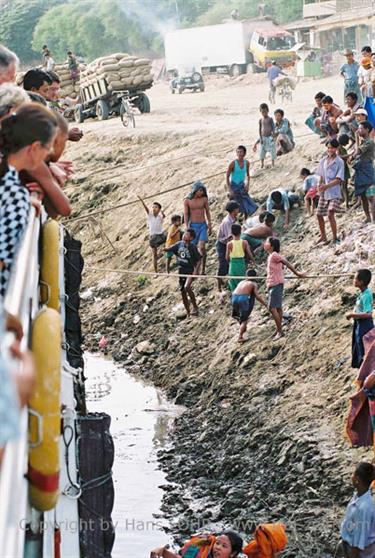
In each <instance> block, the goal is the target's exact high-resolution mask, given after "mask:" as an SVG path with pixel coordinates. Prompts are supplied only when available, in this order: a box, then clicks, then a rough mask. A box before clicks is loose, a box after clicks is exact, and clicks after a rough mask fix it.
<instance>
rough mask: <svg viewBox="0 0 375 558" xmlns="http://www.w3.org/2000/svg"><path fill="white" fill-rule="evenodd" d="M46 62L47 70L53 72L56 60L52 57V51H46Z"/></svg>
mask: <svg viewBox="0 0 375 558" xmlns="http://www.w3.org/2000/svg"><path fill="white" fill-rule="evenodd" d="M44 64H45V67H46V70H47V72H53V69H54V67H55V64H56V62H55V61H54V59H53V58H52V56H51V53H50V51H49V50H48V51H46V53H45V55H44Z"/></svg>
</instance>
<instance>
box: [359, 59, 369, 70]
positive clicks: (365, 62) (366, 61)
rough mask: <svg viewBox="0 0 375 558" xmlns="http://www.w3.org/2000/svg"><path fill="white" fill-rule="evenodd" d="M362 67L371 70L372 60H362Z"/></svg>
mask: <svg viewBox="0 0 375 558" xmlns="http://www.w3.org/2000/svg"><path fill="white" fill-rule="evenodd" d="M361 66H362V67H363V68H365V70H369V69H370V68H371V58H367V57H366V56H364V57H363V58H362V60H361Z"/></svg>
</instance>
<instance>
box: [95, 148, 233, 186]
mask: <svg viewBox="0 0 375 558" xmlns="http://www.w3.org/2000/svg"><path fill="white" fill-rule="evenodd" d="M189 147H190V146H189ZM223 151H225V153H229V152H230V151H233V143H231V144H230V146H229V144H228V147H227V148H225V149H223ZM201 153H206V154H207V148H206V149H202V150H200V151H195V152H194V153H188V154H187V155H181V156H180V157H174V158H173V159H168V160H166V161H159V162H158V163H153V164H152V165H144V166H142V167H134V166H133V167H126V163H123V164H120V165H115V166H114V167H113V170H114V171H116V170H117V169H123V172H137V171H142V170H149V169H153V168H154V167H158V166H160V165H165V164H166V163H171V162H172V163H173V162H174V161H180V160H181V159H187V158H189V157H194V155H197V154H201ZM220 153H221V150H220ZM166 155H168V153H163V154H162V155H160V157H165V156H166ZM210 155H212V152H211V153H210ZM109 170H111V169H110V168H109V169H107V168H104V169H99V170H97V171H96V172H91V173H90V174H87V175H86V176H85V180H86V179H87V178H91V177H93V176H97V175H98V174H101V173H103V172H108V171H109Z"/></svg>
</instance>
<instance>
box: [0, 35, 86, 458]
mask: <svg viewBox="0 0 375 558" xmlns="http://www.w3.org/2000/svg"><path fill="white" fill-rule="evenodd" d="M45 59H46V69H41V68H32V69H30V70H29V71H27V72H26V73H25V74H24V76H23V80H22V86H20V85H16V77H17V72H18V65H19V60H18V57H17V55H16V54H15V53H13V52H11V51H10V50H8V49H7V48H6V47H4V46H2V45H0V330H1V332H4V331H10V332H12V333H13V335H14V341H13V343H12V346H11V354H12V356H13V358H14V359H15V361H16V362H17V361H18V362H19V366H18V368H19V369H18V372H17V373H16V374H10V373H9V363H8V362H6V360H5V359H4V358H3V356H2V355H0V386H1V389H0V424H1V428H0V463H1V457H2V452H3V448H4V447H5V445H6V443H7V442H8V441H9V440H11V439H13V438H15V437H16V436H17V434H18V427H19V426H18V425H19V414H18V408H19V404H20V405H21V406H24V405H25V404H26V403H27V401H28V399H29V396H30V394H31V393H32V389H33V382H34V372H35V371H34V364H33V359H32V355H31V353H30V352H29V351H28V350H22V349H21V347H23V343H22V339H23V330H22V325H21V323H20V321H19V320H18V318H17V317H16V316H13V315H11V314H9V313H7V312H6V311H5V308H4V299H5V295H6V291H7V288H8V285H9V279H10V275H11V272H12V264H13V262H14V260H15V257H16V254H17V250H18V248H19V245H20V242H21V239H22V237H23V235H24V232H25V230H26V226H27V223H28V220H29V217H30V210H31V208H32V207H34V208H35V211H36V214H37V215H39V214H40V211H41V206H43V207H44V210H45V211H46V213H47V215H48V216H50V217H52V218H56V217H57V216H59V215H60V216H65V217H67V216H69V215H70V213H71V205H70V202H69V200H68V198H67V196H66V194H65V193H64V186H65V183H66V181H67V180H68V179H69V177H70V176H71V175H72V172H73V168H72V163H71V162H70V161H66V160H64V159H63V153H64V150H65V146H66V143H67V141H68V140H71V141H79V140H80V139H81V137H82V132H81V131H80V130H79V129H77V128H69V125H68V122H67V121H66V120H65V118H64V116H63V112H64V109H63V107H62V106H60V104H59V99H60V91H59V90H60V85H59V84H60V79H59V77H58V75H57V74H55V73H54V72H53V70H52V69H50V70H49V69H47V68H49V67H50V60H51V55H50V53H49V51H48V50H47V51H46V52H45ZM48 64H49V66H48ZM14 378H15V379H16V382H14Z"/></svg>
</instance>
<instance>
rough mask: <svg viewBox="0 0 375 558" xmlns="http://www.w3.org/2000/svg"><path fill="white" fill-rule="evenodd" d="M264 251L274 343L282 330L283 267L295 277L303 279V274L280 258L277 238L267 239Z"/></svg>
mask: <svg viewBox="0 0 375 558" xmlns="http://www.w3.org/2000/svg"><path fill="white" fill-rule="evenodd" d="M264 249H265V250H266V252H268V254H269V256H268V259H267V289H268V308H269V310H270V312H271V314H272V317H273V319H274V320H275V324H276V334H275V336H274V338H273V339H274V341H277V340H278V339H280V337H282V336H283V335H284V334H283V328H282V321H283V292H284V282H285V280H284V269H283V267H284V265H285V266H286V267H287V268H288V269H290V271H291V272H292V273H294V275H296V276H297V277H301V278H303V277H305V275H304V274H303V273H300V272H299V271H297V270H296V269H295V268H294V267H293V266H292V264H290V263H289V262H288V261H287V260H286V259H285V258H283V257H282V256H280V253H279V252H280V240H279V239H278V238H273V237H269V238H267V240H266V242H265V244H264Z"/></svg>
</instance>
